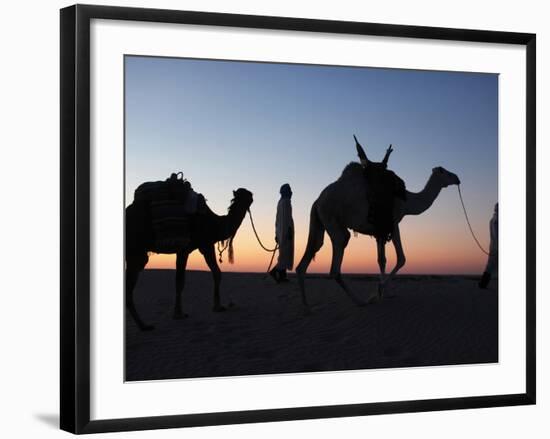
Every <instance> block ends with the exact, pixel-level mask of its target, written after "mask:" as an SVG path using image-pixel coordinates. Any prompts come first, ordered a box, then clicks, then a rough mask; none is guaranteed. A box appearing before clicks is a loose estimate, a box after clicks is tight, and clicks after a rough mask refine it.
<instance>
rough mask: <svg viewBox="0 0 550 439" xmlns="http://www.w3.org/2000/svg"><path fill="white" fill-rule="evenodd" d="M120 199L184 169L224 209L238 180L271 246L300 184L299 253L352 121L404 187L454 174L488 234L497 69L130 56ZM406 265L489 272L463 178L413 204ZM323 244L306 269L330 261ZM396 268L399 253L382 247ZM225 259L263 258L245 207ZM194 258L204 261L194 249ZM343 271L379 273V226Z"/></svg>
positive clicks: (250, 263)
mask: <svg viewBox="0 0 550 439" xmlns="http://www.w3.org/2000/svg"><path fill="white" fill-rule="evenodd" d="M125 117H126V145H125V153H126V157H125V160H126V188H125V191H126V192H125V196H126V204H127V205H128V204H130V203H131V201H132V199H133V193H134V190H135V188H136V187H137V186H138V185H139V184H140V183H142V182H144V181H154V180H164V179H166V178H167V177H168V176H169V175H170V173H172V172H177V171H182V172H183V173H184V176H185V178H187V179H188V180H190V181H191V183H192V185H193V188H194V189H195V190H196V191H197V192H200V193H202V194H203V195H204V196H205V197H206V199H207V202H208V205H209V206H210V208H211V209H212V210H214V211H215V212H216V213H218V214H220V215H223V214H225V213H226V212H227V207H228V206H229V203H230V200H231V198H232V191H233V190H234V189H237V188H239V187H244V188H247V189H249V190H250V191H251V192H253V194H254V203H253V204H252V206H251V210H252V213H253V215H254V217H255V218H254V219H255V222H256V226H257V229H258V232H259V233H260V236H261V237H262V239H263V240H264V241H265V243H266V244H267V245H269V246H272V245H274V241H273V239H274V233H275V230H274V229H275V224H274V222H275V211H276V206H277V201H278V199H279V187H280V186H281V184H283V183H289V184H290V185H291V186H292V189H293V192H294V195H293V198H292V205H293V214H294V222H295V229H296V244H295V263H298V262H299V260H300V258H301V256H302V254H303V251H304V248H305V244H306V241H307V235H308V227H309V224H308V223H309V211H310V208H311V205H312V203H313V202H314V201H315V199H316V198H317V196H318V195H319V193H320V192H321V190H322V189H323V188H324V187H325V186H326V185H328V184H329V183H331V182H333V181H335V180H336V179H337V178H338V177H339V176H340V174H341V172H342V170H343V168H344V167H345V166H346V164H347V163H349V162H350V161H353V160H357V157H356V153H355V146H354V141H353V137H352V135H353V134H356V135H357V137H358V139H359V140H360V142H361V143H362V144H363V146H364V147H366V151H367V155H368V156H369V158H370V159H371V160H374V161H380V160H381V159H382V158H383V156H384V153H385V150H386V148H387V147H388V145H389V144H390V143H392V144H393V145H394V152H393V154H392V156H391V158H390V164H389V168H390V169H392V170H393V171H395V172H396V173H397V174H398V175H399V176H400V177H401V178H403V180H404V181H405V183H406V185H407V189H408V190H409V191H414V192H416V191H420V190H421V189H422V188H423V187H424V185H425V183H426V181H427V179H428V177H429V176H430V173H431V170H432V168H433V167H435V166H443V167H444V168H446V169H447V170H449V171H452V172H454V173H456V174H457V175H458V176H459V178H460V179H461V182H462V185H461V186H462V193H463V195H464V197H465V201H466V204H467V207H468V209H469V214H470V219H471V222H472V226H473V228H474V230H475V231H476V233H477V234H478V236H479V238H480V241H481V243H482V245H484V246H485V247H488V245H489V220H490V218H491V215H492V212H493V206H494V204H495V203H496V202H497V199H498V75H495V74H486V73H459V72H456V73H455V72H432V71H414V70H397V69H376V68H364V67H340V66H314V65H296V64H273V63H255V62H235V61H211V60H190V59H179V58H157V57H139V56H126V57H125ZM401 236H402V241H403V245H404V250H405V254H406V256H407V264H406V266H405V267H404V269H403V270H402V271H401V273H419V274H420V273H434V274H436V273H437V274H452V273H462V274H466V273H477V274H478V273H481V272H482V271H483V269H484V267H485V262H486V256H485V255H484V254H482V253H481V252H480V250H479V249H478V248H477V247H476V245H475V243H474V241H473V240H472V238H471V236H470V235H469V231H468V228H467V225H466V222H465V220H464V217H463V213H462V210H461V207H460V201H459V198H458V193H457V189H456V187H455V186H451V187H449V188H446V189H443V190H442V192H441V194H440V196H439V198H438V199H437V200H436V201H435V203H434V204H433V206H432V207H431V208H430V209H429V210H428V211H426V212H425V213H423V214H422V215H420V216H414V217H412V216H411V217H405V219H404V220H403V221H402V222H401ZM331 253H332V252H331V246H330V241H329V239H328V236H326V237H325V245H324V247H323V248H322V249H321V251H320V252H319V253H318V254H317V257H316V260H315V261H314V262H312V264H311V266H310V268H309V271H310V272H327V271H328V269H329V265H330V258H331ZM387 255H388V267H389V268H391V267H393V264H394V262H395V253H394V250H393V246H392V245H391V244H390V245H389V246H388V248H387ZM226 259H227V258H226V257H225V258H224V263H223V264H222V265H221V269H222V271H258V272H261V271H265V270H266V268H267V265H268V263H269V254H267V253H265V252H264V251H263V250H262V249H261V248H260V247H259V245H258V244H257V242H256V240H255V237H254V234H253V232H252V228H251V226H250V222H249V219H248V217H246V218H245V219H244V221H243V224H242V226H241V227H240V229H239V231H238V233H237V237H236V239H235V264H234V265H230V264H229V263H228V262H227V260H226ZM174 267H175V257H174V256H173V255H151V257H150V260H149V264H148V268H174ZM188 268H189V269H200V270H204V269H207V267H206V264H205V263H204V262H203V260H202V257H201V255H200V254H199V253H198V252H195V253H193V254H192V255H191V257H190V260H189V264H188ZM342 268H343V271H344V272H354V273H376V272H378V266H377V263H376V245H375V241H374V239H372V238H370V237H367V236H362V235H360V236H359V237H357V238H355V237H353V236H352V238H351V240H350V243H349V245H348V247H347V250H346V255H345V258H344V263H343V267H342Z"/></svg>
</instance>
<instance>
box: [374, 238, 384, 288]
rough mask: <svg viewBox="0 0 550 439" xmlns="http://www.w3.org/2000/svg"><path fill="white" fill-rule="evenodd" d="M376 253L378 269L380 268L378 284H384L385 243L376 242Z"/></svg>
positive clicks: (380, 240)
mask: <svg viewBox="0 0 550 439" xmlns="http://www.w3.org/2000/svg"><path fill="white" fill-rule="evenodd" d="M376 248H377V253H378V267H379V268H380V282H384V278H385V277H386V243H385V242H384V241H383V240H382V239H377V240H376Z"/></svg>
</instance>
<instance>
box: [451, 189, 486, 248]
mask: <svg viewBox="0 0 550 439" xmlns="http://www.w3.org/2000/svg"><path fill="white" fill-rule="evenodd" d="M457 187H458V196H459V197H460V203H461V204H462V210H463V211H464V217H465V218H466V222H467V223H468V227H469V228H470V233H471V234H472V238H474V241H475V242H476V244H477V246H478V247H479V249H480V250H481V251H482V252H483V253H485V254H486V255H487V256H489V253H487V252H486V251H485V249H484V248H483V247H482V246H481V244H480V243H479V241H478V240H477V238H476V235H475V233H474V231H473V229H472V225H471V224H470V219H469V218H468V214H467V213H466V206H464V200H463V199H462V192H461V191H460V185H457Z"/></svg>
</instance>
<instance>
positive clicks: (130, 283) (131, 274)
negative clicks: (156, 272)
mask: <svg viewBox="0 0 550 439" xmlns="http://www.w3.org/2000/svg"><path fill="white" fill-rule="evenodd" d="M148 260H149V258H148V256H147V253H145V252H144V253H142V254H139V255H132V256H131V257H127V260H126V308H127V309H128V311H129V312H130V315H131V316H132V318H133V319H134V321H135V322H136V324H137V325H138V327H139V329H141V330H142V331H150V330H151V329H154V327H153V326H151V325H147V324H145V323H144V322H143V320H141V317H140V316H139V314H138V312H137V310H136V306H135V304H134V288H135V286H136V283H137V280H138V277H139V274H140V273H141V271H142V270H143V269H144V268H145V265H146V264H147V261H148Z"/></svg>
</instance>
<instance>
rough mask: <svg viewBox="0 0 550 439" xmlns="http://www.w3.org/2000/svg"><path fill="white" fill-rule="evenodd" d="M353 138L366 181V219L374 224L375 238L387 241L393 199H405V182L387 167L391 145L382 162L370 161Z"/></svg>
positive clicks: (391, 224)
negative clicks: (367, 205)
mask: <svg viewBox="0 0 550 439" xmlns="http://www.w3.org/2000/svg"><path fill="white" fill-rule="evenodd" d="M353 138H354V139H355V147H356V149H357V155H358V156H359V159H360V160H361V164H362V165H363V168H364V169H365V179H366V180H367V183H368V185H367V188H368V191H367V201H368V203H369V211H368V221H369V223H371V224H372V225H373V226H374V229H375V232H374V236H375V238H376V239H380V240H383V241H384V242H385V241H389V240H390V239H391V233H392V230H393V223H394V216H393V214H394V200H395V198H401V199H402V200H406V199H407V192H406V188H405V182H404V181H403V180H402V179H401V178H400V177H399V176H397V175H396V174H395V172H393V171H390V170H389V169H387V166H388V160H389V158H390V154H391V153H392V152H393V148H392V145H390V146H389V148H388V149H387V150H386V155H385V156H384V159H383V160H382V162H380V163H377V162H371V161H370V160H369V159H368V158H367V155H366V154H365V151H364V150H363V147H362V146H361V144H360V143H359V142H358V140H357V138H356V137H355V136H353Z"/></svg>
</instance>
